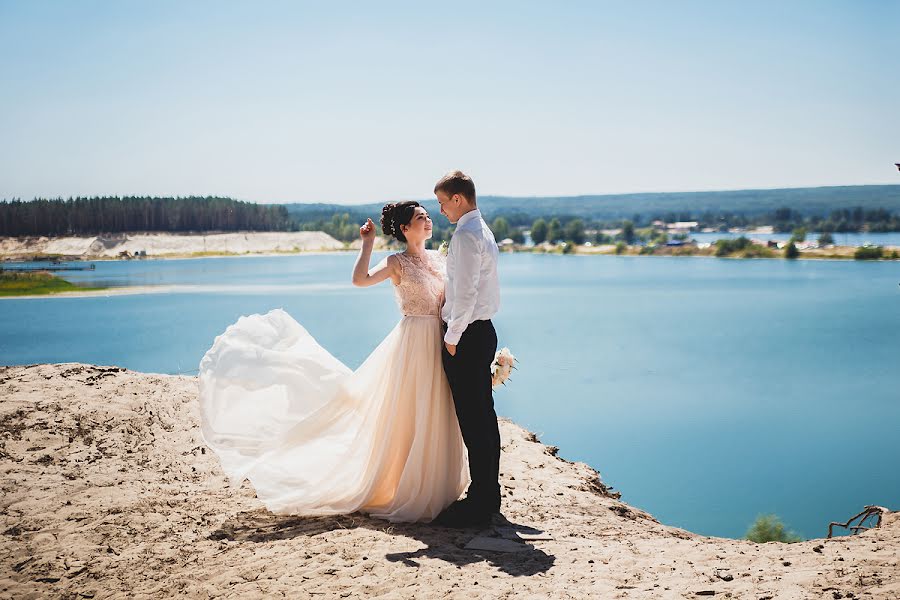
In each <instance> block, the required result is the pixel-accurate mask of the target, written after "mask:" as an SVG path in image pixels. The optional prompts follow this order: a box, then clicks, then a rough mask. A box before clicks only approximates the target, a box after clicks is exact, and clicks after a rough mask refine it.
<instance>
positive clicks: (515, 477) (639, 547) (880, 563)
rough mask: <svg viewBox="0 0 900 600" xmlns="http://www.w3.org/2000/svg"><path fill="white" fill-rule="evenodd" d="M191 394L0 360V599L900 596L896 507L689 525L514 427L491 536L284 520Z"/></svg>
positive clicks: (183, 380)
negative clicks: (746, 535) (791, 532)
mask: <svg viewBox="0 0 900 600" xmlns="http://www.w3.org/2000/svg"><path fill="white" fill-rule="evenodd" d="M196 396H197V381H196V379H195V378H191V377H175V376H167V375H156V374H145V373H137V372H133V371H127V370H124V369H119V368H116V367H98V366H91V365H82V364H75V363H68V364H53V365H32V366H25V367H2V368H0V398H2V401H0V432H2V447H0V467H2V469H3V488H2V489H3V492H2V500H0V508H2V512H0V531H2V536H0V569H2V576H0V597H3V598H39V597H40V598H42V597H60V598H125V597H142V598H149V597H153V598H162V597H172V596H176V595H184V596H187V597H192V598H193V597H196V598H211V597H219V596H229V597H234V598H277V597H289V598H385V599H388V598H459V599H466V600H471V599H472V598H510V599H512V598H517V599H518V598H667V599H668V598H699V597H705V596H713V597H717V598H753V599H754V600H759V599H763V598H767V599H776V598H777V599H779V600H780V599H788V598H797V599H799V598H885V599H887V598H898V597H900V566H898V560H900V559H898V555H900V518H898V517H897V514H898V513H889V514H887V515H886V516H885V519H884V524H883V526H882V527H881V528H880V529H877V530H871V531H868V532H864V533H862V534H861V535H858V536H854V537H853V538H839V539H834V540H812V541H808V542H802V543H797V544H781V543H768V544H761V545H758V544H754V543H751V542H746V541H738V540H728V539H721V538H710V537H704V536H699V535H694V534H692V533H688V532H686V531H683V530H680V529H677V528H673V527H667V526H665V525H662V524H660V523H657V522H656V521H655V520H654V519H653V518H652V517H651V516H650V515H648V514H646V513H644V512H642V511H640V510H637V509H635V508H633V507H631V506H629V505H628V504H625V503H623V502H621V501H620V500H618V499H617V498H615V497H614V495H613V494H611V493H610V492H609V490H607V489H606V488H605V486H604V485H603V484H602V483H601V482H600V480H599V478H598V475H597V473H596V472H595V471H593V470H592V469H591V468H589V467H588V466H586V465H583V464H579V463H571V462H568V461H565V460H563V459H561V458H559V457H557V456H555V449H554V448H550V447H547V446H544V445H543V444H541V443H539V442H538V441H537V440H536V439H535V438H534V436H533V435H532V434H530V433H528V432H527V431H525V430H523V429H522V428H520V427H518V426H517V425H515V424H513V423H511V422H509V421H505V420H503V421H502V423H501V434H502V439H503V456H502V464H501V471H502V476H501V478H502V483H503V490H504V498H503V502H504V505H503V511H504V514H505V517H506V518H507V519H508V522H499V521H498V522H497V523H495V527H493V528H491V529H489V530H485V531H481V532H477V531H467V530H462V531H454V530H448V529H443V528H439V527H432V526H429V525H416V524H407V525H393V524H390V523H387V522H383V521H378V520H375V519H370V518H367V517H365V516H363V515H359V514H354V515H348V516H341V517H334V518H300V517H285V516H275V515H272V514H269V513H268V512H267V511H266V510H265V509H264V508H263V507H262V506H261V505H260V503H259V502H258V501H257V500H256V499H255V497H254V494H253V490H252V488H251V487H250V486H249V485H248V484H247V483H246V482H245V483H244V485H243V486H242V487H241V488H240V489H234V488H229V487H228V485H227V481H226V478H225V477H224V475H223V474H222V472H221V471H220V469H219V467H218V463H217V461H216V459H215V457H214V456H213V455H212V454H211V453H210V452H209V451H208V450H206V449H205V447H204V445H203V443H202V442H201V440H200V436H199V429H198V411H197V404H196ZM626 493H627V490H626ZM500 550H503V551H500Z"/></svg>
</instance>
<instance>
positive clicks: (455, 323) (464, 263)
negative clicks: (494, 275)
mask: <svg viewBox="0 0 900 600" xmlns="http://www.w3.org/2000/svg"><path fill="white" fill-rule="evenodd" d="M451 244H453V246H454V247H453V248H451V252H452V254H453V257H452V259H453V261H454V266H455V273H454V277H453V303H452V304H451V306H450V319H449V320H448V321H447V333H446V334H444V341H445V342H447V343H448V344H450V345H452V346H455V345H456V344H458V343H459V338H461V337H462V334H463V332H464V331H465V330H466V327H468V326H469V322H470V320H471V318H472V313H473V312H474V311H475V302H476V300H477V299H478V280H479V279H480V277H481V245H480V243H479V240H478V238H477V237H476V236H475V235H474V234H472V233H471V232H468V231H457V232H456V233H454V234H453V239H452V241H451Z"/></svg>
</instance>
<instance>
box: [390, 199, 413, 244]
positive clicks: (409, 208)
mask: <svg viewBox="0 0 900 600" xmlns="http://www.w3.org/2000/svg"><path fill="white" fill-rule="evenodd" d="M419 206H422V205H421V204H419V203H418V202H416V201H415V200H407V201H405V202H392V203H390V204H385V205H384V208H382V209H381V231H383V232H384V235H390V236H393V237H395V238H397V239H398V240H400V241H401V242H405V241H406V236H405V235H403V232H402V231H401V230H400V226H401V225H409V223H410V221H412V218H413V215H414V214H416V208H417V207H419Z"/></svg>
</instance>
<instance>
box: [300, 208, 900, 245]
mask: <svg viewBox="0 0 900 600" xmlns="http://www.w3.org/2000/svg"><path fill="white" fill-rule="evenodd" d="M294 206H296V205H294ZM347 209H348V210H347V211H343V212H335V213H332V214H331V215H328V214H327V213H322V212H316V213H315V214H314V216H313V215H311V214H310V215H308V214H306V213H303V212H299V211H294V212H292V213H291V217H292V218H293V219H294V220H295V221H296V226H297V227H298V228H299V229H302V230H310V231H324V232H326V233H328V234H329V235H331V236H332V237H334V238H336V239H338V240H342V241H345V242H346V241H352V240H354V239H356V237H358V235H359V225H360V224H361V223H363V222H365V219H366V217H370V218H372V219H373V220H376V221H377V219H375V215H372V214H371V213H369V214H367V213H366V212H363V211H361V210H359V209H357V208H355V207H347ZM482 214H483V215H484V217H485V219H486V220H487V222H488V224H489V225H490V227H491V229H492V230H493V232H494V237H496V238H497V240H498V241H499V240H502V239H506V238H510V239H512V240H513V241H514V242H516V243H522V242H523V241H524V234H525V232H526V231H531V238H532V240H533V241H534V242H536V243H540V242H544V241H549V242H554V243H556V242H574V243H575V244H583V243H584V242H585V241H592V242H594V243H601V244H602V243H610V242H613V241H620V240H621V241H625V242H626V243H629V244H630V243H632V242H634V241H636V240H644V241H650V240H654V239H656V238H657V237H658V236H656V235H655V234H654V233H652V232H651V231H650V227H651V226H652V224H653V223H654V222H655V221H663V222H666V223H674V222H676V221H693V222H696V223H697V227H696V228H697V229H698V230H699V229H707V228H712V229H716V230H720V231H727V230H728V229H729V228H732V227H759V226H765V225H768V226H771V227H772V228H773V229H774V230H775V231H776V232H779V233H783V232H787V233H791V232H794V231H796V230H798V229H804V230H806V231H810V232H829V233H834V232H840V233H845V232H857V231H859V232H862V231H868V232H886V231H900V214H896V213H891V212H889V211H888V210H886V209H883V208H875V209H863V208H862V207H853V208H842V209H838V210H834V211H832V212H831V214H829V215H828V216H824V217H823V216H817V215H811V216H804V215H803V214H801V213H800V212H799V211H797V210H794V209H791V208H787V207H783V208H779V209H776V210H775V211H774V212H771V213H767V214H762V215H754V216H747V215H744V214H734V213H730V212H727V213H715V212H705V213H702V214H693V213H691V212H689V211H684V212H679V213H662V214H659V213H657V214H648V215H642V214H635V215H633V216H632V217H631V218H630V219H621V220H619V219H616V220H598V219H582V218H580V217H576V216H573V215H553V214H546V215H542V216H538V217H537V218H533V217H530V216H527V215H521V214H510V213H503V212H500V213H499V215H498V214H497V212H495V211H492V210H491V207H490V205H488V207H487V208H484V209H482ZM310 217H313V218H310ZM431 217H432V219H433V221H434V230H433V232H432V235H433V237H432V245H435V244H438V243H440V242H441V241H443V240H448V239H450V235H451V233H452V231H453V227H452V226H451V225H450V224H449V223H448V222H447V220H446V219H444V218H443V217H441V216H440V215H439V214H436V211H432V212H431ZM642 228H643V229H645V230H644V231H638V230H640V229H642ZM609 229H620V230H623V233H621V234H619V235H618V236H613V237H611V236H608V235H605V234H603V233H602V231H601V230H609ZM662 241H663V242H664V241H665V240H664V239H663V240H662Z"/></svg>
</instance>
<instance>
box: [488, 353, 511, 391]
mask: <svg viewBox="0 0 900 600" xmlns="http://www.w3.org/2000/svg"><path fill="white" fill-rule="evenodd" d="M515 368H516V357H515V356H513V354H512V352H510V351H509V348H507V347H505V346H504V347H503V348H501V349H499V350H497V354H495V355H494V362H492V363H491V387H494V388H496V387H498V386H500V385H506V380H507V379H509V375H510V373H512V370H513V369H515Z"/></svg>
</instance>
